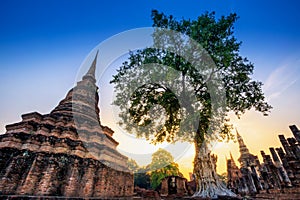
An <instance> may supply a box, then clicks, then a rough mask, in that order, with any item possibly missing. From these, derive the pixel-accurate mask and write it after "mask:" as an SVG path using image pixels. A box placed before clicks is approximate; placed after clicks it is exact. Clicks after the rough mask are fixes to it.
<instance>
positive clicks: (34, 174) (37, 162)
mask: <svg viewBox="0 0 300 200" xmlns="http://www.w3.org/2000/svg"><path fill="white" fill-rule="evenodd" d="M42 159H43V158H42V156H41V155H37V156H36V157H35V159H34V161H33V163H32V165H31V167H30V170H29V172H28V175H27V177H26V179H25V181H24V183H23V185H22V186H21V188H20V190H19V191H20V192H19V194H29V195H30V194H34V189H35V187H36V185H37V183H38V180H39V177H40V176H41V174H42V169H43V167H42V166H41V162H42Z"/></svg>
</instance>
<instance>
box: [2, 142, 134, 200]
mask: <svg viewBox="0 0 300 200" xmlns="http://www.w3.org/2000/svg"><path fill="white" fill-rule="evenodd" d="M0 161H1V166H2V168H1V169H0V194H5V195H8V194H17V195H39V196H66V197H126V196H132V195H133V187H134V185H133V175H132V174H131V173H129V172H124V171H117V170H114V169H112V168H109V167H107V166H106V165H104V164H103V163H101V162H100V161H98V160H93V159H83V158H80V157H76V156H70V155H67V154H53V153H35V152H31V151H28V150H27V151H26V150H18V149H13V148H6V149H5V148H4V149H1V151H0Z"/></svg>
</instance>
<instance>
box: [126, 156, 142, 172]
mask: <svg viewBox="0 0 300 200" xmlns="http://www.w3.org/2000/svg"><path fill="white" fill-rule="evenodd" d="M127 165H128V169H129V171H130V172H132V173H135V172H137V171H138V170H139V168H140V167H139V165H138V164H137V163H136V161H135V160H133V159H128V161H127Z"/></svg>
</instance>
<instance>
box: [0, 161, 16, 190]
mask: <svg viewBox="0 0 300 200" xmlns="http://www.w3.org/2000/svg"><path fill="white" fill-rule="evenodd" d="M19 158H20V156H16V157H14V158H12V161H11V162H10V164H9V165H8V166H7V168H6V170H5V174H4V176H2V178H1V180H0V191H1V192H2V194H9V193H14V192H15V187H16V185H17V183H18V180H16V177H15V176H14V171H15V170H16V166H17V165H18V164H17V160H18V159H19Z"/></svg>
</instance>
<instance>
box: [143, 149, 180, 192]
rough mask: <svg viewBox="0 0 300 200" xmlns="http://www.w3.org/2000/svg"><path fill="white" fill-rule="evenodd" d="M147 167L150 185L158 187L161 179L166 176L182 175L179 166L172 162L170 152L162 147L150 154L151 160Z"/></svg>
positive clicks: (154, 187)
mask: <svg viewBox="0 0 300 200" xmlns="http://www.w3.org/2000/svg"><path fill="white" fill-rule="evenodd" d="M147 168H148V169H149V172H148V173H149V174H150V180H151V187H152V188H153V189H155V190H156V189H158V187H159V186H160V184H161V182H162V180H163V179H164V178H165V177H167V176H183V175H182V174H181V173H180V171H179V166H178V164H177V163H175V162H174V158H173V156H172V154H171V153H170V152H168V151H166V150H164V149H161V148H160V149H158V150H157V151H156V152H155V153H153V154H152V161H151V163H150V164H149V165H148V166H147Z"/></svg>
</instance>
